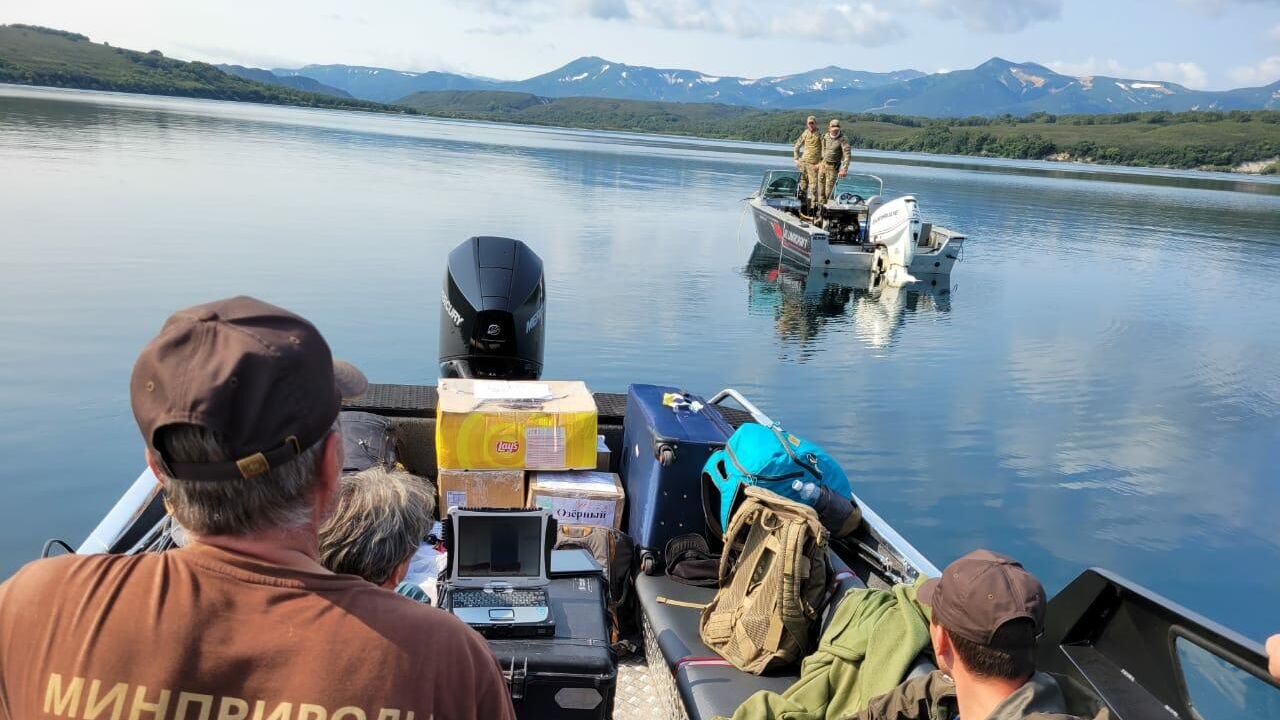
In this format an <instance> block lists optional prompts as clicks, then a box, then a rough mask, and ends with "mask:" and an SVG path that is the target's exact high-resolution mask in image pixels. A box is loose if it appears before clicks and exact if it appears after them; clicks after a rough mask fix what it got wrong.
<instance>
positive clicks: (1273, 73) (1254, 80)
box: [1227, 55, 1280, 87]
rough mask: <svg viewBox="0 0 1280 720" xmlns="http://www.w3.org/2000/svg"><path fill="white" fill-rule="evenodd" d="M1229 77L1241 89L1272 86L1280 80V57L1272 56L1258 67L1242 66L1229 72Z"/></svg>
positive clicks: (1258, 64) (1257, 65)
mask: <svg viewBox="0 0 1280 720" xmlns="http://www.w3.org/2000/svg"><path fill="white" fill-rule="evenodd" d="M1227 77H1229V78H1231V81H1232V82H1233V83H1235V84H1237V85H1239V86H1241V87H1258V86H1260V85H1270V84H1271V83H1273V82H1275V81H1277V80H1280V55H1272V56H1271V57H1269V58H1266V59H1264V60H1262V61H1261V62H1259V63H1257V64H1256V65H1241V66H1240V67H1234V68H1231V69H1230V70H1228V71H1227Z"/></svg>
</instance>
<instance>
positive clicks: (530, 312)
mask: <svg viewBox="0 0 1280 720" xmlns="http://www.w3.org/2000/svg"><path fill="white" fill-rule="evenodd" d="M545 312H546V291H545V287H544V281H543V277H542V259H541V258H539V257H538V256H537V255H536V254H535V253H534V252H533V251H532V250H530V249H529V247H528V246H527V245H525V244H524V243H522V242H520V241H519V240H512V239H511V238H502V237H473V238H469V239H468V240H466V241H465V242H463V243H462V244H461V245H459V246H458V247H456V248H454V249H453V252H451V253H449V267H448V268H447V269H446V270H445V274H444V289H443V290H442V291H441V296H440V377H442V378H493V379H500V380H537V379H538V378H539V377H541V375H542V345H543V335H544V334H545V333H544V329H543V328H544V325H545V320H546V318H545Z"/></svg>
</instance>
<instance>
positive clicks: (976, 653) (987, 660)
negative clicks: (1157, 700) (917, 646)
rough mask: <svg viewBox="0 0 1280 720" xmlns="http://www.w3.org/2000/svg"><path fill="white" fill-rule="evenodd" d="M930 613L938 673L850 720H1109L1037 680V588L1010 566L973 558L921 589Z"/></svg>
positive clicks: (1083, 700) (1077, 692) (1095, 705)
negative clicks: (1086, 719) (930, 610)
mask: <svg viewBox="0 0 1280 720" xmlns="http://www.w3.org/2000/svg"><path fill="white" fill-rule="evenodd" d="M916 597H917V599H918V600H919V601H920V602H921V603H923V604H925V605H928V606H930V607H931V608H932V618H931V620H930V623H929V637H930V640H931V641H932V643H933V651H934V656H935V657H936V658H937V662H938V667H939V669H938V670H935V671H934V672H932V673H930V674H928V675H926V676H924V677H921V678H917V679H915V680H909V681H907V682H905V683H903V684H901V685H899V686H898V687H897V688H896V689H894V690H893V691H891V692H889V693H887V694H885V695H881V696H880V697H878V698H875V699H874V700H872V701H871V704H870V705H868V706H867V708H866V709H864V710H862V711H860V712H857V713H855V714H853V715H850V716H848V720H890V719H893V720H952V718H956V717H957V716H958V717H959V718H961V720H1021V719H1023V718H1033V719H1035V720H1080V719H1083V718H1092V719H1093V720H1110V718H1111V715H1110V712H1109V711H1108V710H1107V709H1106V708H1105V707H1104V706H1103V705H1102V704H1101V703H1100V702H1098V700H1096V699H1095V698H1093V697H1092V696H1091V695H1089V694H1088V693H1087V691H1085V690H1084V689H1083V688H1082V687H1080V686H1079V685H1077V684H1076V683H1074V682H1072V681H1070V680H1068V679H1066V678H1061V677H1057V676H1054V675H1050V674H1048V673H1043V672H1036V669H1035V649H1036V638H1037V637H1038V636H1039V635H1040V633H1041V632H1043V630H1044V610H1045V596H1044V588H1043V587H1041V585H1040V581H1038V580H1036V579H1035V577H1034V576H1032V575H1031V574H1030V573H1028V572H1027V571H1026V570H1024V569H1023V567H1022V565H1020V564H1018V562H1016V561H1015V560H1013V559H1011V558H1008V557H1005V556H1003V555H998V554H996V553H993V552H991V551H989V550H975V551H974V552H971V553H969V554H968V555H965V556H964V557H961V558H960V559H959V560H956V561H955V562H953V563H951V564H950V565H948V566H947V569H946V570H945V571H944V572H943V573H942V576H941V577H939V578H933V579H930V580H929V581H927V582H926V583H924V584H923V585H922V586H921V587H920V591H919V593H918V594H917V596H916Z"/></svg>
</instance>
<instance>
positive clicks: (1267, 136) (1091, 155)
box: [0, 25, 1280, 173]
mask: <svg viewBox="0 0 1280 720" xmlns="http://www.w3.org/2000/svg"><path fill="white" fill-rule="evenodd" d="M0 83H18V84H24V85H48V86H54V87H72V88H84V89H89V90H115V91H122V92H136V93H149V94H153V95H177V96H184V97H199V98H214V99H220V100H242V101H249V102H261V103H275V104H281V105H300V106H304V107H325V108H337V109H344V110H364V111H379V112H395V113H414V114H417V113H422V114H427V115H434V116H440V117H452V118H464V119H474V120H490V121H499V122H513V123H525V124H530V125H554V126H562V127H576V128H586V129H599V130H626V131H633V132H644V133H664V134H672V135H690V136H697V137H708V138H724V139H733V140H754V141H760V142H774V143H788V142H790V141H791V140H792V139H793V138H794V137H795V135H796V133H797V132H798V131H799V130H800V128H801V127H802V126H803V124H804V117H805V116H806V115H808V114H809V112H810V111H808V110H770V111H766V110H759V109H754V108H748V107H739V106H731V105H718V104H708V103H701V104H698V103H668V102H654V101H643V100H613V99H603V98H585V97H570V98H555V99H551V98H545V97H540V96H538V95H532V94H529V93H519V92H502V91H440V92H421V93H415V94H413V95H410V96H408V97H406V98H403V99H401V100H400V101H399V102H398V104H396V105H385V104H382V103H376V102H371V101H366V100H356V99H352V98H343V97H335V96H332V95H320V94H316V93H311V92H305V91H302V90H297V89H294V88H291V87H285V86H282V85H267V84H263V83H260V82H256V81H254V80H249V79H245V78H242V77H237V76H235V75H231V74H228V73H225V72H223V71H221V70H219V69H218V68H216V67H214V66H213V65H209V64H207V63H202V62H183V61H181V60H173V59H170V58H166V57H164V56H163V55H161V54H160V53H159V52H156V51H154V50H153V51H151V52H146V53H144V52H138V51H135V50H126V49H123V48H114V47H111V46H109V45H106V44H99V43H94V42H90V40H89V38H87V37H85V36H84V35H78V34H75V33H70V32H65V31H61V30H51V29H48V28H39V27H33V26H29V25H3V26H0ZM831 112H832V111H817V112H816V114H818V115H819V116H820V117H822V118H823V119H824V120H825V119H826V118H827V117H829V116H830V114H831ZM841 119H842V121H843V122H844V123H845V125H844V128H845V133H846V134H847V135H848V136H849V138H850V140H851V141H852V142H853V144H854V146H855V147H857V148H869V149H875V150H905V151H914V152H925V153H942V154H952V155H975V156H984V157H1005V158H1028V159H1058V160H1082V161H1086V162H1096V163H1104V164H1113V165H1136V166H1148V167H1173V168H1210V169H1223V170H1231V169H1238V168H1239V167H1240V166H1241V165H1242V164H1245V163H1255V164H1258V166H1259V167H1260V168H1261V170H1262V172H1264V173H1265V172H1270V173H1276V172H1280V165H1277V164H1275V163H1274V162H1273V160H1274V159H1275V158H1277V157H1280V111H1274V110H1233V111H1230V112H1216V111H1210V112H1185V113H1170V112H1163V111H1162V112H1147V113H1126V114H1119V115H1063V116H1055V115H1051V114H1048V113H1033V114H1032V115H1031V116H1029V117H1025V118H1012V117H1008V116H1006V117H996V118H987V117H973V118H962V119H928V118H916V117H906V116H900V115H883V114H860V115H850V114H841ZM824 124H825V123H824ZM1268 162H1270V163H1271V164H1270V165H1269V166H1267V163H1268ZM1254 169H1258V168H1254Z"/></svg>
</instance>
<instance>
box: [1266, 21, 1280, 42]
mask: <svg viewBox="0 0 1280 720" xmlns="http://www.w3.org/2000/svg"><path fill="white" fill-rule="evenodd" d="M1267 37H1268V38H1271V39H1272V40H1275V41H1276V42H1280V24H1277V25H1276V26H1275V27H1273V28H1271V32H1269V33H1267Z"/></svg>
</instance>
